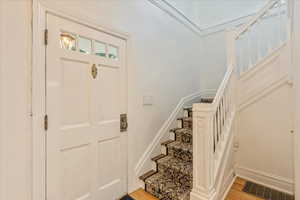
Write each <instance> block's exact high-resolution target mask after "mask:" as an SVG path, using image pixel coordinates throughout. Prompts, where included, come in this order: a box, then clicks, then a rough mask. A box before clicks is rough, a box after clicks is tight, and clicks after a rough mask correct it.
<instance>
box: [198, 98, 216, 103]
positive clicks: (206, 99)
mask: <svg viewBox="0 0 300 200" xmlns="http://www.w3.org/2000/svg"><path fill="white" fill-rule="evenodd" d="M213 101H214V99H213V98H202V99H201V103H213Z"/></svg>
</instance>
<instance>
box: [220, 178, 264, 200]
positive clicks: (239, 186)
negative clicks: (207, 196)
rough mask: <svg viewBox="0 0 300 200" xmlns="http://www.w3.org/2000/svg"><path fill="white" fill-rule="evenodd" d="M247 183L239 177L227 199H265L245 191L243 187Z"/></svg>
mask: <svg viewBox="0 0 300 200" xmlns="http://www.w3.org/2000/svg"><path fill="white" fill-rule="evenodd" d="M245 184H246V180H244V179H241V178H237V179H236V180H235V182H234V184H233V186H232V187H231V189H230V191H229V193H228V195H227V197H226V200H263V199H261V198H258V197H256V196H253V195H250V194H247V193H245V192H243V188H244V186H245Z"/></svg>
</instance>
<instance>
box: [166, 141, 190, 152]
mask: <svg viewBox="0 0 300 200" xmlns="http://www.w3.org/2000/svg"><path fill="white" fill-rule="evenodd" d="M168 147H169V148H174V149H180V150H183V151H188V152H190V153H193V145H192V144H189V143H182V142H179V141H175V142H173V143H171V144H169V145H168Z"/></svg>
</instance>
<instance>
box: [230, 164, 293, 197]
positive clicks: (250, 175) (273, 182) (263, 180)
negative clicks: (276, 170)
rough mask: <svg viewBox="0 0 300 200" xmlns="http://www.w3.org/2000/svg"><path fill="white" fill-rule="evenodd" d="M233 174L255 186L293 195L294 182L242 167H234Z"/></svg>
mask: <svg viewBox="0 0 300 200" xmlns="http://www.w3.org/2000/svg"><path fill="white" fill-rule="evenodd" d="M235 172H236V174H237V176H238V177H241V178H243V179H246V180H249V181H252V182H254V183H257V184H261V185H264V186H266V187H269V188H272V189H275V190H278V191H281V192H285V193H288V194H291V195H293V194H294V181H293V180H291V179H287V178H284V177H280V176H276V175H273V174H268V173H265V172H261V171H258V170H254V169H249V168H246V167H242V166H235Z"/></svg>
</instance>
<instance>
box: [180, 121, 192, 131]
mask: <svg viewBox="0 0 300 200" xmlns="http://www.w3.org/2000/svg"><path fill="white" fill-rule="evenodd" d="M182 127H183V128H188V129H192V128H193V121H185V120H183V122H182Z"/></svg>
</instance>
